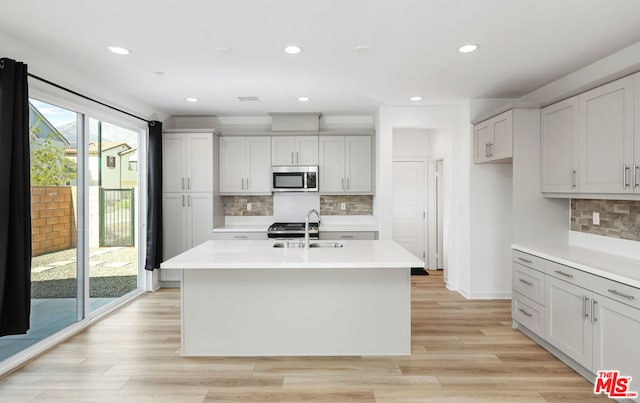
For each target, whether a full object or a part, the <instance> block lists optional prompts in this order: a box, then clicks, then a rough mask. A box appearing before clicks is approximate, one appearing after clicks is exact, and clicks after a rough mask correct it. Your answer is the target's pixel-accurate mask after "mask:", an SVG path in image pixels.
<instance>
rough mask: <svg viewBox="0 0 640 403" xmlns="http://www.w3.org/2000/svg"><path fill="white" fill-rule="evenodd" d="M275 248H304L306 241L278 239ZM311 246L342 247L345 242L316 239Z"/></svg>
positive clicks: (274, 244)
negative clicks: (319, 240)
mask: <svg viewBox="0 0 640 403" xmlns="http://www.w3.org/2000/svg"><path fill="white" fill-rule="evenodd" d="M273 247H274V248H304V247H305V244H304V241H276V242H274V243H273ZM309 247H310V248H342V247H344V244H343V243H342V242H335V241H327V242H318V241H314V242H311V243H309Z"/></svg>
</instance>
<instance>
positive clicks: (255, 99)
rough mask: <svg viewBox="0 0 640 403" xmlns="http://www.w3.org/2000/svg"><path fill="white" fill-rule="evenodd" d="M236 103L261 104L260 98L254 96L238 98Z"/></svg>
mask: <svg viewBox="0 0 640 403" xmlns="http://www.w3.org/2000/svg"><path fill="white" fill-rule="evenodd" d="M238 101H240V102H262V101H261V100H260V97H256V96H243V97H238Z"/></svg>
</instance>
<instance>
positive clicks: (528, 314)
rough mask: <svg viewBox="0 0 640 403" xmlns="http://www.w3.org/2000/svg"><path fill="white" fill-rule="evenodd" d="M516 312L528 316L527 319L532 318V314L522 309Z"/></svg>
mask: <svg viewBox="0 0 640 403" xmlns="http://www.w3.org/2000/svg"><path fill="white" fill-rule="evenodd" d="M518 310H519V311H520V312H522V313H523V314H525V315H527V316H528V317H530V318H532V317H533V314H531V313H529V312H527V311H525V310H524V309H522V308H518Z"/></svg>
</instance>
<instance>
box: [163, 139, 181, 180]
mask: <svg viewBox="0 0 640 403" xmlns="http://www.w3.org/2000/svg"><path fill="white" fill-rule="evenodd" d="M186 159H187V147H186V137H185V136H184V135H182V134H170V133H165V134H163V135H162V191H163V192H183V191H185V189H186V180H187V178H186V177H187V173H186V163H185V161H186Z"/></svg>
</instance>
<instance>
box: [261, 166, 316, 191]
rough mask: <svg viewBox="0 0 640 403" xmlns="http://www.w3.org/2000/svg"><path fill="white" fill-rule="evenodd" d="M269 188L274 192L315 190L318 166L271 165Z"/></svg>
mask: <svg viewBox="0 0 640 403" xmlns="http://www.w3.org/2000/svg"><path fill="white" fill-rule="evenodd" d="M271 189H272V190H273V191H274V192H317V191H318V167H317V166H287V167H271Z"/></svg>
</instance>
